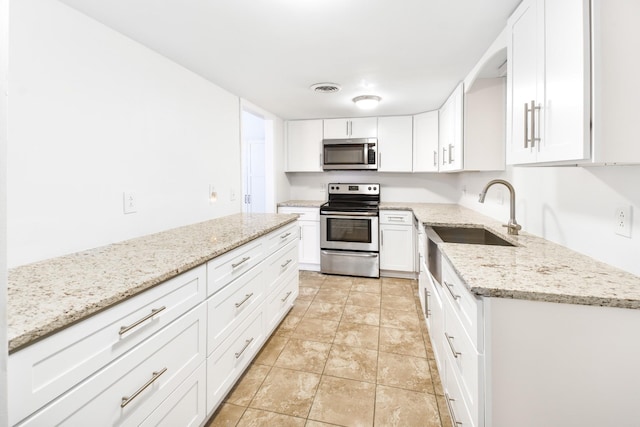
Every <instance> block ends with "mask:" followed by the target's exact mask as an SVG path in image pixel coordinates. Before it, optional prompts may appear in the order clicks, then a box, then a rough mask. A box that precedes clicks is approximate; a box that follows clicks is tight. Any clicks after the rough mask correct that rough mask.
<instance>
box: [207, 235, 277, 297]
mask: <svg viewBox="0 0 640 427" xmlns="http://www.w3.org/2000/svg"><path fill="white" fill-rule="evenodd" d="M262 243H263V240H262V239H257V240H254V241H252V242H250V243H247V244H245V245H243V246H240V247H239V248H237V249H234V250H232V251H231V252H228V253H226V254H224V255H221V256H219V257H217V258H214V259H212V260H211V261H209V262H208V263H207V295H208V296H211V295H213V294H214V293H216V292H218V291H219V290H220V289H222V288H224V287H225V286H226V285H227V284H229V283H231V282H232V281H234V280H235V279H237V278H238V277H240V276H242V275H243V274H244V273H245V272H247V271H249V270H250V269H251V267H253V266H255V265H258V263H260V261H262V259H263V257H264V255H263V246H262Z"/></svg>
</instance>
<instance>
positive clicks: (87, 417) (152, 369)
mask: <svg viewBox="0 0 640 427" xmlns="http://www.w3.org/2000/svg"><path fill="white" fill-rule="evenodd" d="M205 319H206V309H205V305H204V304H201V305H199V306H198V307H196V308H195V309H193V310H192V311H190V312H189V313H187V314H186V315H184V316H183V317H181V318H179V319H178V320H176V321H175V322H173V323H172V324H170V325H169V326H167V327H166V328H164V329H162V330H161V331H160V332H158V333H157V334H155V335H154V336H152V337H151V338H149V339H148V340H147V341H145V342H144V343H142V344H140V345H139V346H137V347H136V348H135V349H133V350H131V351H130V352H128V353H127V354H125V355H124V356H122V357H121V358H120V359H118V360H117V361H116V362H114V363H112V364H110V365H108V366H107V367H106V368H104V369H102V370H101V371H99V372H97V373H96V374H95V375H93V376H91V377H90V378H88V379H87V381H85V382H83V383H81V384H80V385H79V386H77V387H76V388H74V389H72V390H70V391H69V392H68V393H66V394H65V395H63V396H62V397H60V398H59V399H58V400H56V401H54V402H52V403H51V404H49V405H48V406H46V407H45V408H43V409H42V410H40V411H39V412H37V413H36V414H35V415H34V416H32V417H31V418H29V419H27V420H26V421H25V422H24V423H23V424H21V426H30V427H31V426H51V425H65V426H89V425H96V424H101V425H139V424H140V423H141V422H142V421H143V420H144V419H145V418H147V417H148V416H149V414H151V413H152V412H153V410H154V409H155V408H156V407H158V405H160V403H161V402H162V401H164V400H165V399H166V398H167V397H168V396H169V395H170V394H171V393H172V392H173V391H174V390H175V389H176V388H177V387H178V385H180V384H181V383H182V382H183V381H184V380H185V379H187V378H188V377H189V376H190V375H191V373H192V372H193V371H194V370H195V369H196V368H197V367H198V366H199V365H200V364H201V363H202V362H204V360H205V333H204V331H205V327H206V325H205V323H206V322H205ZM127 399H128V400H127ZM127 402H128V403H127ZM123 405H125V406H123Z"/></svg>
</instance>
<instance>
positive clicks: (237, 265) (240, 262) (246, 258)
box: [231, 256, 251, 268]
mask: <svg viewBox="0 0 640 427" xmlns="http://www.w3.org/2000/svg"><path fill="white" fill-rule="evenodd" d="M250 259H251V257H250V256H246V257H244V258H242V259H241V260H240V261H238V262H236V263H235V264H231V268H237V267H240V265H241V264H244V263H245V262H247V261H249V260H250Z"/></svg>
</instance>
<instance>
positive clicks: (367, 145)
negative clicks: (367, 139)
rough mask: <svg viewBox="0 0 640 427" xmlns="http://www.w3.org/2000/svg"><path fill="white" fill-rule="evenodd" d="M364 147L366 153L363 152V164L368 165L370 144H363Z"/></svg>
mask: <svg viewBox="0 0 640 427" xmlns="http://www.w3.org/2000/svg"><path fill="white" fill-rule="evenodd" d="M362 146H363V147H364V153H363V154H362V164H363V165H366V164H368V163H369V160H368V159H369V144H362Z"/></svg>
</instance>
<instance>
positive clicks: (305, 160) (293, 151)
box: [286, 120, 322, 172]
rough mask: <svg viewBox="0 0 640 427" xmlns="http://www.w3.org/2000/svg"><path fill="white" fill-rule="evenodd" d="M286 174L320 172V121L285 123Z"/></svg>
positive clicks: (292, 121)
mask: <svg viewBox="0 0 640 427" xmlns="http://www.w3.org/2000/svg"><path fill="white" fill-rule="evenodd" d="M286 129H287V134H286V141H287V144H286V147H287V165H286V167H287V172H322V120H291V121H288V122H287V127H286Z"/></svg>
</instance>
